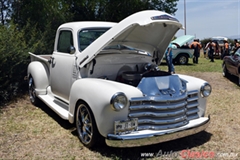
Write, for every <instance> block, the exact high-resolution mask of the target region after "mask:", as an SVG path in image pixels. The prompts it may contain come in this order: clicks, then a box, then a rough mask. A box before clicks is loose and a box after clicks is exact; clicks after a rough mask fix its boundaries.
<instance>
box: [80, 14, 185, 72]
mask: <svg viewBox="0 0 240 160" xmlns="http://www.w3.org/2000/svg"><path fill="white" fill-rule="evenodd" d="M180 28H182V24H181V23H179V22H178V20H177V19H176V18H174V17H172V16H171V15H169V14H167V13H165V12H161V11H155V10H150V11H141V12H138V13H135V14H133V15H131V16H129V17H127V18H125V19H124V20H122V21H121V22H119V23H117V24H116V25H114V26H113V27H112V28H111V29H109V30H108V31H107V32H105V33H104V34H103V35H101V36H100V37H99V38H98V39H96V40H95V41H94V42H92V43H91V44H90V45H89V46H88V47H87V48H86V49H84V50H83V51H82V52H81V53H79V54H81V56H78V55H77V56H78V64H79V65H80V67H81V68H82V67H83V66H84V65H85V64H87V63H89V62H90V61H91V60H92V59H93V58H94V57H96V56H97V54H98V53H99V52H101V50H102V49H104V48H105V47H106V46H108V45H109V46H113V45H126V46H130V47H133V48H136V49H139V50H143V51H146V52H148V53H151V55H153V56H154V57H153V58H156V59H158V62H157V63H158V64H159V63H160V61H161V59H162V57H163V54H164V51H165V50H166V48H167V46H168V44H169V43H170V42H171V39H172V37H173V36H174V35H175V33H176V32H177V31H178V30H179V29H180ZM80 57H81V58H80Z"/></svg>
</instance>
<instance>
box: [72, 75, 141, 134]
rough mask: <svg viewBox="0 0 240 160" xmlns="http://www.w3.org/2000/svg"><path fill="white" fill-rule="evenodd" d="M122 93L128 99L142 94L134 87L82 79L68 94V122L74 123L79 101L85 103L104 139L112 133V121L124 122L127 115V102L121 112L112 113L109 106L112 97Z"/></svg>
mask: <svg viewBox="0 0 240 160" xmlns="http://www.w3.org/2000/svg"><path fill="white" fill-rule="evenodd" d="M117 92H123V93H125V95H126V96H127V98H128V99H130V98H131V97H141V96H142V92H141V91H140V90H139V89H137V88H136V87H133V86H130V85H126V84H122V83H118V82H114V81H110V80H104V79H95V78H84V79H79V80H77V81H75V82H74V84H73V85H72V88H71V92H70V98H69V103H70V108H69V113H70V115H69V117H70V118H69V121H70V122H71V123H73V122H74V115H75V107H76V104H77V102H78V101H79V100H82V101H84V102H86V103H87V104H88V105H89V107H90V109H91V110H92V112H93V115H94V117H95V121H96V125H97V127H98V130H99V132H100V134H101V135H102V136H104V137H106V136H107V134H109V133H113V128H114V121H116V120H125V119H127V118H128V117H127V116H128V113H129V110H128V108H129V105H130V104H129V102H128V105H127V107H126V108H124V109H123V110H121V111H114V110H113V109H112V108H111V106H110V100H111V98H112V96H113V95H114V94H115V93H117Z"/></svg>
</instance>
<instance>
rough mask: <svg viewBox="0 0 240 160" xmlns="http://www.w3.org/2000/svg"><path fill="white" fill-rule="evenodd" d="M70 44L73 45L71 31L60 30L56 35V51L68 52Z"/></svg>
mask: <svg viewBox="0 0 240 160" xmlns="http://www.w3.org/2000/svg"><path fill="white" fill-rule="evenodd" d="M70 46H73V36H72V32H71V31H60V33H59V37H58V45H57V51H58V52H63V53H70Z"/></svg>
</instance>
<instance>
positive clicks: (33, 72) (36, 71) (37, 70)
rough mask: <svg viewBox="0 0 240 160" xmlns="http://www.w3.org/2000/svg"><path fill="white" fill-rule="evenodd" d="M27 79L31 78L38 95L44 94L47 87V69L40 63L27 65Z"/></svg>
mask: <svg viewBox="0 0 240 160" xmlns="http://www.w3.org/2000/svg"><path fill="white" fill-rule="evenodd" d="M27 74H28V78H29V76H32V78H33V79H34V84H35V87H36V92H37V95H38V94H46V92H47V87H48V86H49V69H48V67H47V66H46V65H44V64H43V63H41V62H38V61H34V62H31V63H30V64H29V65H28V70H27Z"/></svg>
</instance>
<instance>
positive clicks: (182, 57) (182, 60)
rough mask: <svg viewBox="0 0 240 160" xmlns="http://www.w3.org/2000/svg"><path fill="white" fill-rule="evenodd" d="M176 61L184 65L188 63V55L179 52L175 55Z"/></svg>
mask: <svg viewBox="0 0 240 160" xmlns="http://www.w3.org/2000/svg"><path fill="white" fill-rule="evenodd" d="M177 63H178V64H180V65H185V64H187V63H188V56H187V55H186V54H180V55H178V56H177Z"/></svg>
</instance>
